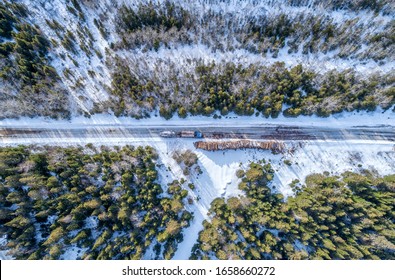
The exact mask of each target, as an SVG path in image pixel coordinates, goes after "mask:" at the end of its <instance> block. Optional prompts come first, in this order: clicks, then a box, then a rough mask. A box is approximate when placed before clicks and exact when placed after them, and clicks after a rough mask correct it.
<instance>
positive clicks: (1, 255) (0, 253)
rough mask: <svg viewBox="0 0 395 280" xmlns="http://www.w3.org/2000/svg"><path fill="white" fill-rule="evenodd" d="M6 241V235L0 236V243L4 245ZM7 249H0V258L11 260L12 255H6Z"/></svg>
mask: <svg viewBox="0 0 395 280" xmlns="http://www.w3.org/2000/svg"><path fill="white" fill-rule="evenodd" d="M6 242H7V236H1V237H0V245H1V246H4V245H5V244H6ZM7 252H8V251H0V260H12V256H10V255H7Z"/></svg>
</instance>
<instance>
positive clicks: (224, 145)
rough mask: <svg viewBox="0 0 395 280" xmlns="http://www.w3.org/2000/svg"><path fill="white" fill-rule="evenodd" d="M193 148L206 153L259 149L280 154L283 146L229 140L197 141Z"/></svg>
mask: <svg viewBox="0 0 395 280" xmlns="http://www.w3.org/2000/svg"><path fill="white" fill-rule="evenodd" d="M193 145H194V146H195V148H197V149H202V150H206V151H222V150H231V149H233V150H237V149H260V150H271V151H272V152H274V153H282V152H284V150H285V145H284V143H282V142H278V141H264V142H263V141H252V140H231V141H198V142H195V143H193Z"/></svg>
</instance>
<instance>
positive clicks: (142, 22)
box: [0, 0, 395, 119]
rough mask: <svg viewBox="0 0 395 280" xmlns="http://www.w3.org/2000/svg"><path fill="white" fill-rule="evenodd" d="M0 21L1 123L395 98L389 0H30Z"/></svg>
mask: <svg viewBox="0 0 395 280" xmlns="http://www.w3.org/2000/svg"><path fill="white" fill-rule="evenodd" d="M238 5H240V6H241V7H242V8H241V11H240V12H238V13H236V7H237V6H238ZM28 9H29V12H27V10H28ZM317 11H319V12H317ZM0 14H1V18H2V21H1V26H0V62H1V63H0V79H1V83H2V88H1V96H0V100H1V101H2V102H1V104H0V106H1V107H0V109H1V112H0V118H10V117H12V118H14V117H18V116H30V117H33V116H49V117H51V118H69V117H70V116H73V115H81V114H82V115H89V114H93V113H103V112H113V113H114V114H115V115H117V116H131V117H134V118H146V117H150V116H152V115H153V114H160V116H163V117H165V118H166V119H169V118H171V117H172V116H174V115H178V116H180V117H186V116H187V115H204V116H214V115H217V116H225V115H227V114H228V113H229V112H234V113H236V114H238V115H254V114H256V115H257V116H259V115H261V116H263V117H266V118H267V117H277V116H279V115H280V114H284V115H286V116H289V117H296V116H298V115H301V114H302V115H313V114H316V115H318V116H322V117H325V116H329V115H331V114H334V113H339V112H343V111H353V110H358V111H359V110H365V111H372V110H375V109H376V108H378V107H380V108H383V109H388V108H390V107H391V106H392V105H393V104H394V102H395V101H394V100H395V98H394V94H395V93H394V74H393V71H390V69H391V65H392V64H393V61H394V58H395V57H394V53H395V49H394V45H395V44H394V40H395V39H394V34H395V23H394V17H393V14H394V6H393V3H392V1H238V0H232V1H192V2H190V1H170V0H167V1H149V2H147V1H134V2H133V3H126V2H123V1H100V2H94V1H77V0H73V1H60V0H59V1H53V2H51V3H49V2H45V1H27V0H26V1H11V2H9V1H3V2H1V3H0ZM37 14H40V15H43V16H42V17H41V16H40V17H37V16H36V15H37ZM306 27H308V28H306ZM306 62H308V63H306ZM33 93H34V94H33Z"/></svg>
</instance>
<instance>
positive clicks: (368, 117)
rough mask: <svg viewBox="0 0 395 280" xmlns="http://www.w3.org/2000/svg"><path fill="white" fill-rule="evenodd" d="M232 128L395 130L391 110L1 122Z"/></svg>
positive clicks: (10, 122)
mask: <svg viewBox="0 0 395 280" xmlns="http://www.w3.org/2000/svg"><path fill="white" fill-rule="evenodd" d="M173 125H174V126H186V127H187V126H195V127H198V126H216V127H223V126H232V127H250V126H259V125H288V126H320V127H333V128H346V127H354V126H395V112H394V111H393V110H392V108H391V109H388V110H386V111H383V110H382V109H377V110H376V111H374V112H366V111H361V112H356V111H354V112H344V113H339V114H334V115H331V116H330V117H327V118H321V117H317V116H299V117H297V118H287V117H284V116H283V115H281V116H279V117H278V118H264V117H262V116H259V117H255V116H237V115H235V114H234V113H231V114H229V115H227V116H226V117H222V118H221V119H214V118H212V117H204V116H190V117H187V118H185V119H182V118H179V117H178V116H174V117H173V118H171V119H170V120H165V119H164V118H162V117H159V116H156V115H155V114H152V115H151V117H150V118H147V119H140V120H136V119H133V118H129V117H116V116H114V115H113V114H96V115H92V116H91V117H90V118H86V117H83V116H79V117H74V118H72V119H71V120H53V119H48V118H43V117H36V118H27V117H22V118H19V119H3V120H0V128H2V127H10V128H47V129H51V128H53V129H70V128H73V129H77V128H87V127H100V126H110V127H111V126H112V127H122V126H132V127H160V126H173Z"/></svg>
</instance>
